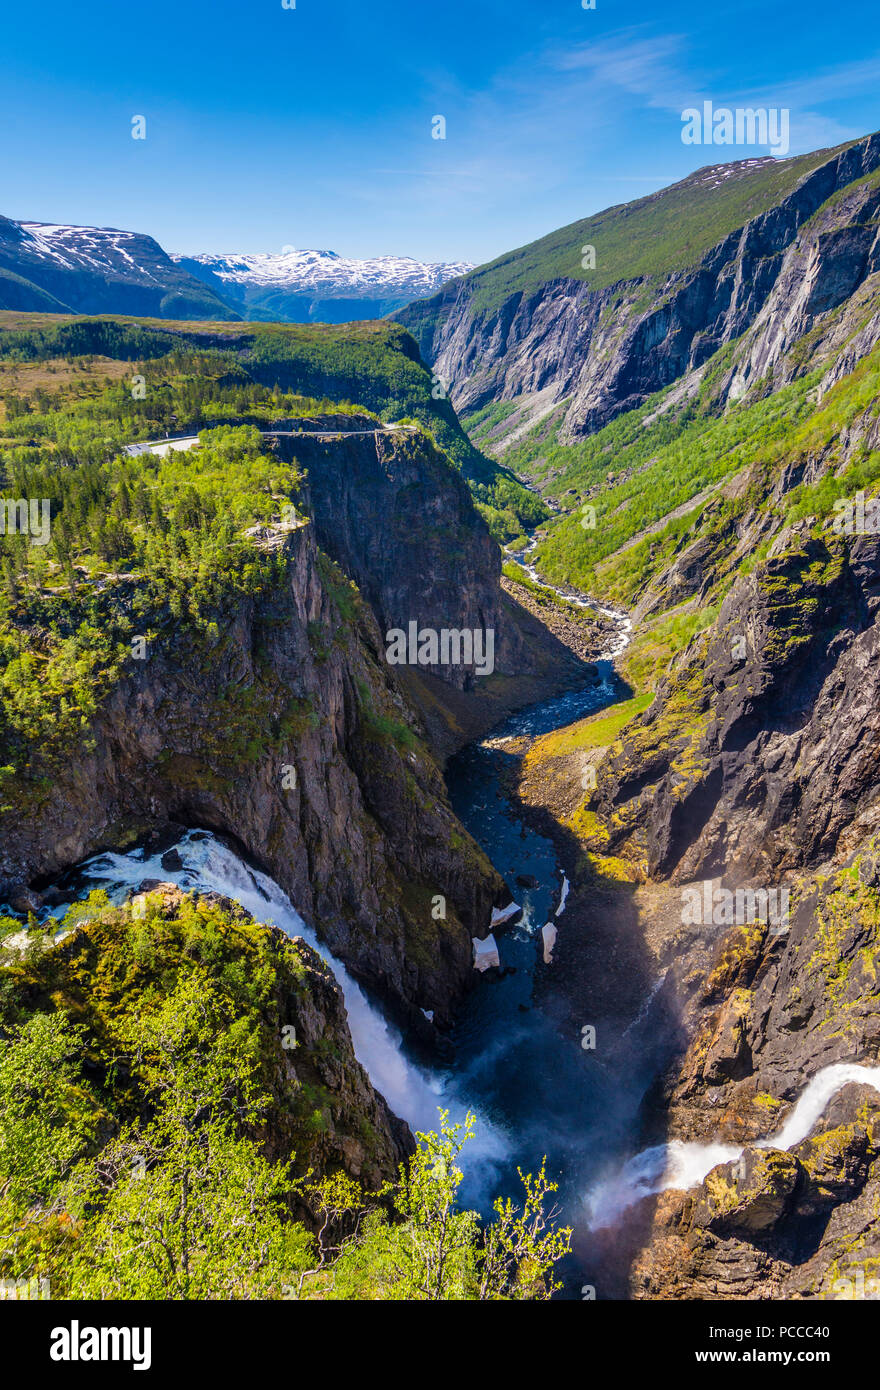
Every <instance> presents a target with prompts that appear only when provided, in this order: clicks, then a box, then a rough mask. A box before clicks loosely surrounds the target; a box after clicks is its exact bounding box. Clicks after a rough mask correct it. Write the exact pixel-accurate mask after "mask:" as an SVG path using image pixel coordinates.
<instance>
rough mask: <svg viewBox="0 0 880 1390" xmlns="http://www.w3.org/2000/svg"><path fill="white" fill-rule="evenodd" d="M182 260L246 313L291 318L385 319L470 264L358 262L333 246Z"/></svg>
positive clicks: (402, 259)
mask: <svg viewBox="0 0 880 1390" xmlns="http://www.w3.org/2000/svg"><path fill="white" fill-rule="evenodd" d="M172 260H174V261H175V262H176V263H177V265H179V266H180V267H181V268H182V269H184V270H186V271H188V272H189V273H190V274H191V275H193V276H195V277H196V278H197V279H198V280H201V281H202V283H203V284H205V285H206V286H208V288H209V289H211V290H213V291H214V293H215V294H217V295H219V296H220V297H222V298H223V299H225V300H226V301H227V302H228V303H230V304H234V305H235V306H236V307H237V308H238V309H239V311H240V312H241V313H243V314H244V316H245V317H248V318H261V319H271V320H274V321H278V320H280V321H281V322H289V323H306V322H310V321H311V322H323V323H344V322H347V321H348V320H350V319H362V318H381V317H382V316H383V315H385V314H388V313H391V312H392V311H393V310H394V309H400V308H402V307H403V305H405V304H409V303H410V302H411V300H413V299H423V298H425V297H426V296H427V295H431V294H434V293H435V292H436V291H437V290H438V289H439V288H440V286H441V285H444V284H445V283H446V281H447V280H452V279H454V278H456V277H457V276H459V275H465V274H467V272H468V271H469V270H472V269H473V266H472V265H471V264H470V262H468V261H449V262H443V263H441V264H439V265H438V264H431V263H430V262H425V261H416V260H413V259H412V257H411V256H374V257H372V258H371V259H370V260H355V259H353V258H352V257H348V256H339V255H337V253H336V252H335V251H296V250H293V249H286V250H284V251H282V252H280V253H279V254H277V255H274V254H272V253H258V254H256V255H247V254H245V253H232V254H230V255H223V256H211V255H200V256H172Z"/></svg>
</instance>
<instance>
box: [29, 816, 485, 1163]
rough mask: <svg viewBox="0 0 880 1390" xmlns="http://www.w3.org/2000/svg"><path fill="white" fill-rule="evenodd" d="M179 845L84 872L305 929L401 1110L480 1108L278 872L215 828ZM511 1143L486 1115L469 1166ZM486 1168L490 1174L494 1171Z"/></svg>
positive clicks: (382, 1088) (367, 1063)
mask: <svg viewBox="0 0 880 1390" xmlns="http://www.w3.org/2000/svg"><path fill="white" fill-rule="evenodd" d="M174 848H175V849H176V850H177V853H178V854H179V855H180V859H181V863H182V865H183V867H182V868H180V869H177V870H174V869H165V868H163V867H162V859H161V855H158V854H157V855H155V856H153V857H152V858H139V857H137V855H138V851H135V852H134V853H133V854H130V855H128V854H113V853H108V854H101V855H98V856H96V857H95V858H94V859H90V860H89V861H88V862H87V863H85V864H84V865H83V866H82V872H83V874H84V875H85V876H86V878H87V879H88V880H90V882H92V883H94V884H96V885H97V884H99V883H100V884H101V885H102V886H103V887H104V888H105V890H106V891H107V893H108V896H109V897H110V899H111V901H113V902H123V901H124V900H125V899H126V898H127V897H128V895H129V894H130V892H131V890H132V889H133V888H137V887H138V886H139V885H140V884H141V883H142V882H143V881H144V880H145V879H160V880H161V881H162V882H164V883H174V884H176V885H177V886H178V887H179V888H181V889H183V890H184V891H185V892H191V891H197V892H198V891H200V892H214V893H221V894H223V896H224V897H227V898H233V899H234V900H235V901H236V902H238V903H240V904H241V906H242V907H243V908H245V909H246V910H247V911H248V912H249V913H250V914H251V915H252V916H253V917H254V918H256V920H257V921H259V922H272V923H274V924H275V926H277V927H280V928H281V929H282V930H283V931H284V932H286V933H287V935H288V936H301V937H302V938H303V940H304V941H305V942H307V944H308V945H309V946H311V947H312V949H313V950H314V951H316V952H317V953H318V955H319V956H320V957H321V959H322V960H324V961H326V963H327V965H328V966H329V967H330V969H331V970H332V972H333V974H334V976H335V977H336V980H337V982H338V984H339V986H340V988H341V990H342V993H343V997H344V999H345V1007H346V1011H347V1013H348V1025H349V1029H350V1032H351V1037H352V1042H353V1043H354V1050H355V1056H356V1057H357V1059H358V1061H359V1062H360V1063H361V1065H362V1067H363V1068H364V1070H365V1071H366V1073H367V1075H368V1076H369V1078H370V1081H371V1082H372V1083H373V1086H374V1087H375V1089H376V1090H377V1091H379V1092H380V1093H381V1094H382V1095H383V1096H384V1097H385V1099H386V1101H387V1102H388V1104H389V1106H390V1107H391V1109H392V1110H393V1111H394V1113H395V1115H398V1116H400V1118H401V1119H404V1120H406V1121H407V1123H408V1124H409V1125H410V1127H411V1128H412V1129H413V1130H433V1129H436V1128H437V1124H438V1115H437V1110H438V1107H439V1106H443V1108H444V1109H448V1110H449V1111H450V1112H451V1113H450V1118H451V1119H452V1120H453V1121H456V1122H458V1121H461V1120H462V1119H463V1118H464V1114H465V1112H466V1110H467V1109H468V1108H471V1109H473V1108H474V1107H468V1106H467V1104H466V1103H465V1102H464V1101H463V1100H462V1099H461V1098H460V1097H458V1096H457V1095H456V1094H455V1093H454V1091H453V1089H452V1083H451V1080H450V1079H449V1078H447V1077H443V1076H440V1075H430V1074H427V1073H425V1072H423V1071H421V1070H420V1069H419V1068H418V1067H416V1066H414V1065H413V1064H412V1062H410V1061H409V1060H408V1059H407V1058H406V1056H405V1055H404V1053H403V1051H402V1048H401V1038H400V1034H399V1033H397V1032H396V1031H395V1030H394V1029H393V1028H392V1027H390V1026H389V1024H388V1023H387V1022H386V1020H385V1019H384V1018H383V1017H382V1015H381V1013H380V1012H379V1011H378V1009H376V1008H374V1007H373V1005H372V1004H371V1003H370V1002H369V1000H368V999H367V997H366V995H365V994H364V992H363V990H362V989H361V987H360V985H358V984H357V982H356V981H355V980H353V979H352V977H351V976H350V975H349V973H348V971H347V970H346V969H345V967H344V966H343V965H341V964H340V962H339V961H338V960H336V958H335V957H334V956H333V955H331V953H330V952H329V951H328V950H327V947H326V946H324V945H322V944H321V942H320V941H319V940H318V938H317V936H316V935H315V933H314V931H312V929H311V928H310V927H308V926H307V925H306V923H305V922H304V921H303V919H302V917H301V916H300V915H299V913H298V912H297V910H296V908H295V907H294V906H293V904H292V903H291V901H290V899H289V898H288V896H287V894H286V893H285V892H284V891H283V890H282V889H281V888H279V886H278V884H277V883H276V882H275V880H274V879H272V878H270V877H269V876H268V874H264V873H261V872H260V871H259V870H258V869H252V868H251V867H250V866H249V865H248V864H246V863H245V862H244V860H243V859H241V858H239V856H238V855H237V854H235V852H234V851H233V850H231V849H230V848H228V846H226V845H224V844H223V843H222V842H221V841H220V840H218V839H217V838H216V836H214V835H212V834H210V832H208V831H204V830H189V831H187V833H186V834H185V835H184V836H183V838H182V839H181V840H180V841H178V843H177V844H176V845H175V846H174ZM64 912H65V907H63V906H62V907H58V908H56V909H55V910H54V913H53V915H54V916H56V917H61V916H63V914H64ZM507 1149H508V1145H507V1144H506V1142H505V1140H504V1138H503V1136H502V1135H501V1134H500V1133H499V1132H498V1130H497V1129H495V1128H494V1127H493V1126H492V1125H491V1124H490V1123H489V1122H488V1121H487V1120H486V1119H484V1118H482V1117H480V1116H479V1115H478V1116H477V1124H476V1128H475V1134H474V1138H473V1139H472V1140H471V1141H470V1142H469V1143H468V1144H467V1146H466V1148H465V1150H464V1154H463V1160H464V1166H465V1167H468V1168H469V1167H472V1166H473V1165H474V1164H476V1163H480V1164H485V1165H486V1166H487V1168H489V1169H490V1170H493V1169H494V1167H495V1164H496V1163H498V1162H500V1161H501V1160H502V1159H503V1158H504V1156H505V1154H506V1152H507ZM486 1176H487V1178H488V1177H489V1176H490V1174H489V1173H488V1172H487V1175H486Z"/></svg>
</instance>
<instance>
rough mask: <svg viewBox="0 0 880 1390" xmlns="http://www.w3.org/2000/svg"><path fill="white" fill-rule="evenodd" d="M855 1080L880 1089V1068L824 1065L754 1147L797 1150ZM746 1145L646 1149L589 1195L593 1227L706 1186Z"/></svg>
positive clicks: (677, 1144)
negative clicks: (646, 1201)
mask: <svg viewBox="0 0 880 1390" xmlns="http://www.w3.org/2000/svg"><path fill="white" fill-rule="evenodd" d="M851 1082H857V1083H859V1084H860V1085H862V1086H872V1087H873V1088H874V1090H876V1091H880V1067H864V1066H859V1065H858V1064H856V1063H854V1062H835V1063H832V1065H831V1066H827V1067H823V1068H822V1070H821V1071H820V1072H817V1073H816V1075H815V1076H814V1077H813V1079H812V1081H810V1082H809V1084H808V1085H807V1086H806V1088H805V1089H804V1091H803V1092H802V1094H801V1096H800V1098H799V1099H798V1102H797V1104H796V1105H795V1106H794V1107H793V1108H792V1110H791V1111H790V1113H789V1115H788V1118H787V1119H786V1120H785V1123H784V1124H783V1125H782V1127H781V1128H780V1129H778V1130H777V1132H776V1133H775V1134H771V1135H770V1137H769V1138H767V1139H758V1140H755V1142H754V1143H753V1144H752V1145H750V1146H749V1147H753V1148H758V1149H793V1148H794V1147H795V1146H796V1145H797V1144H799V1143H800V1142H801V1140H803V1139H806V1137H807V1135H808V1134H809V1132H810V1130H811V1129H812V1128H813V1126H814V1124H815V1123H816V1121H817V1120H818V1119H819V1117H820V1116H821V1115H822V1113H823V1112H824V1110H825V1107H826V1105H827V1104H828V1102H829V1101H830V1100H831V1099H832V1097H834V1096H836V1095H837V1092H838V1091H840V1090H842V1088H843V1087H844V1086H848V1085H849V1084H850V1083H851ZM744 1147H746V1146H744V1145H741V1146H737V1145H734V1144H722V1143H718V1142H713V1143H709V1144H698V1143H685V1142H683V1141H682V1140H680V1139H673V1140H671V1142H670V1143H668V1144H657V1145H655V1146H654V1147H653V1148H650V1149H643V1150H642V1152H641V1153H638V1154H636V1155H635V1156H634V1157H633V1158H631V1159H629V1160H628V1161H627V1162H626V1163H625V1164H624V1166H623V1168H622V1169H621V1170H620V1171H619V1172H618V1173H616V1174H613V1175H612V1176H610V1177H606V1178H603V1179H601V1181H599V1182H598V1183H596V1184H595V1185H594V1186H593V1187H592V1188H591V1189H590V1191H589V1192H588V1193H587V1195H586V1197H585V1204H586V1207H587V1210H588V1213H589V1220H590V1226H591V1228H592V1229H593V1230H598V1229H599V1228H601V1227H603V1226H613V1225H614V1222H615V1221H616V1220H617V1218H618V1217H619V1216H620V1215H621V1214H622V1213H623V1212H624V1211H626V1209H627V1207H631V1206H632V1205H633V1204H634V1203H635V1202H638V1201H639V1200H640V1199H641V1198H642V1197H650V1196H653V1195H655V1194H656V1193H658V1192H665V1191H666V1190H667V1188H676V1189H678V1190H687V1189H688V1188H691V1187H699V1185H700V1183H701V1182H702V1181H703V1179H704V1178H705V1177H706V1175H707V1173H709V1172H711V1170H712V1169H713V1168H715V1167H716V1166H717V1165H718V1164H719V1163H731V1162H733V1161H735V1160H736V1159H737V1158H739V1156H740V1154H742V1152H743V1149H744Z"/></svg>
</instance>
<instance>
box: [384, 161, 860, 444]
mask: <svg viewBox="0 0 880 1390" xmlns="http://www.w3.org/2000/svg"><path fill="white" fill-rule="evenodd" d="M878 167H880V135H871V136H869V137H867V138H866V139H864V140H861V141H858V142H857V143H856V144H854V145H852V146H851V147H849V148H847V149H845V150H843V151H841V152H839V153H837V154H835V155H834V157H833V158H830V159H829V160H828V161H827V162H825V163H823V164H821V165H820V166H819V167H818V168H816V169H814V170H813V171H812V172H811V173H808V174H807V175H805V176H804V177H803V178H802V179H801V180H800V182H799V183H798V184H797V186H796V187H795V189H794V191H793V192H792V193H790V194H789V195H788V196H787V197H785V198H783V199H782V200H781V201H780V202H779V204H778V205H777V206H775V207H773V208H771V209H770V210H769V211H767V212H764V213H762V214H761V215H760V216H757V217H754V218H753V219H751V220H750V221H747V222H746V223H745V224H744V225H743V226H742V227H741V228H740V229H739V230H737V231H735V232H732V233H731V234H730V235H728V236H726V237H725V238H724V239H723V240H722V241H720V242H719V243H718V244H717V245H716V246H714V247H713V248H712V249H711V250H709V251H707V252H706V253H705V254H704V255H703V256H702V257H701V258H700V260H699V261H698V262H697V263H696V264H695V265H693V266H690V267H688V268H687V269H677V270H675V271H674V272H673V273H672V274H670V275H668V276H667V277H665V278H658V279H655V280H648V279H644V278H643V279H636V280H631V281H620V282H619V283H617V284H613V285H609V286H607V287H606V288H604V289H599V290H596V291H594V290H592V289H591V288H590V286H589V284H587V283H586V282H585V281H583V280H577V279H574V278H572V279H553V280H549V281H547V282H545V283H544V284H543V285H542V286H540V287H539V288H537V289H535V290H531V291H525V292H523V291H517V292H516V293H515V294H513V295H511V296H510V297H509V298H508V299H507V300H506V301H505V302H504V303H503V304H502V305H501V306H500V307H499V308H497V309H495V308H493V309H491V310H488V309H486V310H484V309H476V308H475V307H474V305H473V302H472V301H473V293H474V291H473V287H472V285H471V283H470V281H469V280H468V279H467V278H465V279H464V280H462V281H453V282H452V283H451V284H450V285H449V286H448V287H447V288H446V289H444V290H443V291H441V293H440V294H439V295H437V296H435V297H434V299H433V300H428V301H425V302H424V303H422V304H420V305H418V306H414V308H413V311H412V313H410V312H409V311H407V310H404V311H402V312H401V313H400V314H399V315H398V317H399V318H400V319H401V321H402V322H404V323H406V324H407V326H409V327H411V329H412V331H413V332H414V333H416V335H417V336H418V337H419V345H420V348H421V351H422V355H423V356H424V357H425V360H426V361H428V362H430V363H431V364H432V365H433V366H434V368H435V370H436V371H437V373H438V374H439V375H440V376H441V377H442V378H443V379H444V380H447V381H449V382H450V383H451V398H452V400H453V402H454V404H455V406H456V409H457V410H458V411H459V412H467V411H471V410H478V409H480V408H481V407H483V406H485V405H488V404H490V403H491V402H494V401H515V402H518V403H519V404H521V405H522V407H523V412H524V414H523V416H522V418H524V419H525V418H527V417H528V416H529V415H531V416H532V418H535V419H537V418H538V417H539V416H540V415H542V414H546V413H547V411H548V410H550V409H552V408H553V407H554V406H555V405H557V404H559V403H561V402H564V403H565V405H564V410H563V423H562V428H561V432H560V438H561V439H563V440H564V439H576V438H579V437H582V436H584V435H586V434H590V433H592V432H593V431H594V430H596V429H599V428H601V426H602V425H604V424H607V423H608V421H609V420H611V419H613V418H614V417H615V416H617V415H619V414H621V413H622V412H624V411H626V410H631V409H633V408H635V407H637V406H639V405H641V404H642V402H643V401H644V400H645V399H646V398H647V397H648V396H650V395H651V394H652V393H653V392H655V391H657V390H659V389H660V388H661V387H664V386H668V385H669V384H670V383H672V382H674V381H677V380H678V379H679V378H682V377H684V376H686V375H687V374H689V373H693V372H698V371H699V369H700V368H701V367H702V366H703V364H705V363H706V361H707V360H708V359H709V358H710V357H711V356H712V355H713V353H715V352H716V351H717V350H718V349H719V348H720V347H722V346H723V345H724V344H726V343H730V342H732V341H733V340H734V339H736V338H738V337H740V335H742V334H744V333H746V332H747V330H750V329H753V328H754V334H753V338H752V339H751V340H750V343H749V345H748V350H747V352H746V353H745V354H741V355H740V356H739V358H738V361H737V364H736V367H735V368H733V369H731V371H730V374H729V376H728V379H727V382H726V389H727V390H728V391H729V392H730V394H731V395H733V396H734V397H738V396H741V395H742V394H743V393H744V392H745V391H746V390H747V389H748V388H749V386H750V385H751V384H752V383H755V382H757V381H759V380H760V379H761V378H762V377H764V376H765V375H766V374H768V373H770V374H772V372H773V371H774V369H775V368H776V366H777V364H778V363H779V361H780V358H781V357H782V356H783V355H784V354H785V352H786V351H787V349H788V348H789V347H790V346H791V344H792V343H793V342H794V341H796V340H797V338H799V337H801V336H803V334H804V333H805V332H808V331H809V330H810V329H811V328H812V326H813V325H814V324H816V323H817V322H818V321H819V320H820V319H821V318H822V317H823V316H825V315H828V314H829V313H830V312H831V311H833V310H835V309H836V308H837V307H838V306H839V305H841V304H842V303H843V302H844V301H846V300H847V299H849V298H850V297H853V296H856V295H857V293H858V290H859V287H860V286H861V285H862V284H863V283H864V281H865V280H866V279H867V278H868V277H869V276H870V275H871V274H872V273H873V272H874V271H876V270H877V269H878V266H880V250H878V247H880V240H878V236H880V233H878V226H877V217H876V213H877V201H878V193H877V190H876V187H864V186H859V185H858V180H860V179H862V178H863V177H864V176H866V175H869V174H871V173H873V172H874V171H875V170H876V169H877V168H878ZM851 185H855V187H850V186H851ZM843 190H847V196H845V197H836V195H839V194H841V193H842V191H843ZM828 200H832V201H833V206H829V207H827V208H825V207H824V206H823V205H825V204H826V203H828ZM817 213H818V214H819V216H818V217H817V216H816V214H817ZM807 224H809V226H807ZM597 250H598V254H599V255H600V256H601V246H600V247H598V248H597ZM874 340H875V339H872V340H871V341H874ZM870 346H871V342H869V341H867V340H866V341H864V342H860V343H858V344H855V345H854V350H855V351H856V352H857V353H858V354H859V355H864V352H866V351H868V350H869V348H870ZM515 418H517V419H518V418H519V417H515Z"/></svg>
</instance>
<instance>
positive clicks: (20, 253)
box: [0, 217, 239, 319]
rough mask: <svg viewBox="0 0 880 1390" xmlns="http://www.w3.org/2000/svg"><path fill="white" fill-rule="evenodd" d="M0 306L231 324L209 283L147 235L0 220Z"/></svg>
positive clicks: (224, 305) (227, 310) (230, 311)
mask: <svg viewBox="0 0 880 1390" xmlns="http://www.w3.org/2000/svg"><path fill="white" fill-rule="evenodd" d="M0 308H3V309H20V310H26V311H27V310H43V311H47V312H50V313H70V312H74V313H80V314H96V313H114V314H149V315H151V316H155V317H158V318H167V319H174V318H179V319H194V318H198V319H235V318H238V317H239V315H238V313H237V312H236V311H235V310H234V309H233V308H231V307H230V306H229V305H228V304H227V303H226V302H225V301H224V299H223V298H222V297H221V296H220V295H218V294H217V293H216V292H215V291H214V290H213V289H211V288H210V286H207V285H205V283H204V282H203V281H201V280H200V279H198V278H196V277H194V276H193V275H191V274H189V273H188V272H187V271H186V270H185V269H183V268H182V267H181V266H180V265H177V264H176V263H175V262H174V261H173V260H172V259H171V257H170V256H168V255H166V253H165V252H164V251H163V250H162V247H161V246H160V245H159V243H158V242H157V241H154V240H153V238H152V237H150V236H145V235H144V234H143V233H141V232H125V231H121V230H120V229H119V228H117V227H74V226H71V225H69V224H67V223H54V222H14V221H12V220H11V219H10V218H7V217H0Z"/></svg>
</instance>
